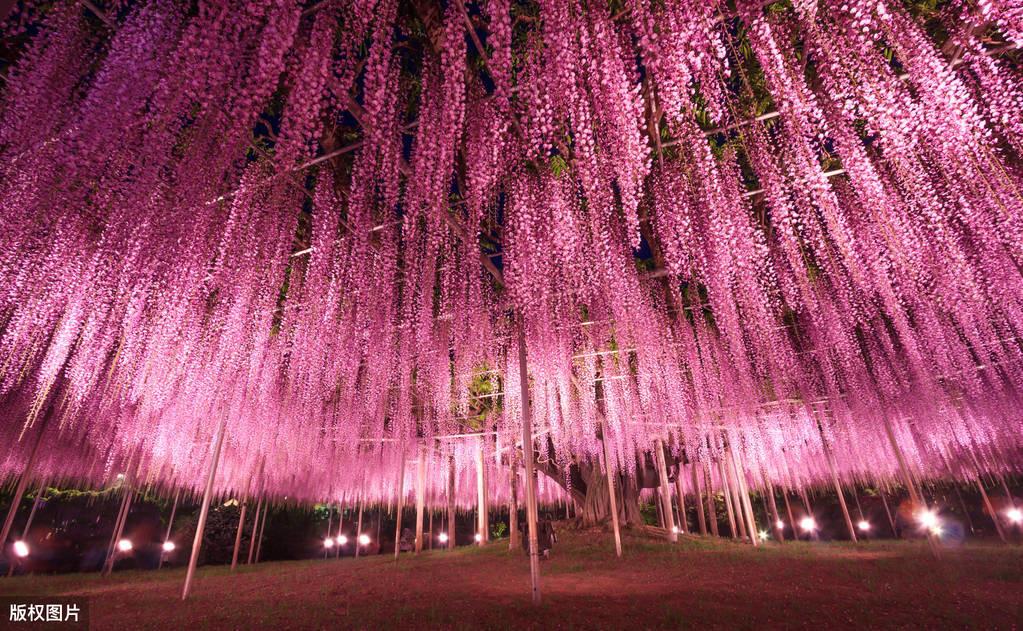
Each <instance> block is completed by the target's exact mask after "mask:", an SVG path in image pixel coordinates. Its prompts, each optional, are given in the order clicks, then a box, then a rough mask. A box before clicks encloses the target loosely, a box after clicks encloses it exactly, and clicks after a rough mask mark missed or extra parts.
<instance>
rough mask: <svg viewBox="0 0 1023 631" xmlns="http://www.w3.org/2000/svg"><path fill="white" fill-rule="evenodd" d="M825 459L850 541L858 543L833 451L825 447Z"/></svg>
mask: <svg viewBox="0 0 1023 631" xmlns="http://www.w3.org/2000/svg"><path fill="white" fill-rule="evenodd" d="M824 459H825V460H826V461H827V462H828V470H829V472H830V473H831V484H832V485H834V487H835V494H836V495H838V505H839V506H841V507H842V517H844V518H845V528H846V530H847V531H848V532H849V539H850V540H851V541H852V542H853V543H856V541H857V540H856V528H854V527H853V522H852V517H850V516H849V506H848V505H847V504H846V503H845V493H843V492H842V483H841V482H840V481H839V479H838V471H836V470H835V461H834V458H833V457H832V455H831V449H830V448H829V447H828V446H827V445H825V446H824Z"/></svg>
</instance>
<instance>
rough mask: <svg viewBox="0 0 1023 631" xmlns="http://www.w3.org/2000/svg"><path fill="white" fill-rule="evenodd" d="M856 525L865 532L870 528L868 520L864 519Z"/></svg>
mask: <svg viewBox="0 0 1023 631" xmlns="http://www.w3.org/2000/svg"><path fill="white" fill-rule="evenodd" d="M856 527H857V528H859V529H860V530H862V531H863V532H867V531H868V530H870V522H869V521H867V520H866V519H861V520H860V523H858V524H856Z"/></svg>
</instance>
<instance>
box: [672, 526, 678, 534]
mask: <svg viewBox="0 0 1023 631" xmlns="http://www.w3.org/2000/svg"><path fill="white" fill-rule="evenodd" d="M671 532H672V533H673V534H676V535H677V534H678V526H672V527H671Z"/></svg>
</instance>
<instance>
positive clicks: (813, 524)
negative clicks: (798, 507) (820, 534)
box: [799, 517, 817, 532]
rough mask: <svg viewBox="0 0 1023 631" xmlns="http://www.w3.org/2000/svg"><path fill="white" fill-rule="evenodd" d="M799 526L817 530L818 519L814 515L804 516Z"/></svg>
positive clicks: (809, 530)
mask: <svg viewBox="0 0 1023 631" xmlns="http://www.w3.org/2000/svg"><path fill="white" fill-rule="evenodd" d="M799 527H800V528H802V529H803V530H805V531H807V532H812V531H814V530H817V521H816V520H815V519H814V518H813V517H804V518H802V519H800V520H799Z"/></svg>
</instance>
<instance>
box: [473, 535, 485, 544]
mask: <svg viewBox="0 0 1023 631" xmlns="http://www.w3.org/2000/svg"><path fill="white" fill-rule="evenodd" d="M473 539H475V540H476V543H479V542H480V541H483V535H481V534H480V533H478V532H477V533H476V534H475V535H473Z"/></svg>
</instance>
